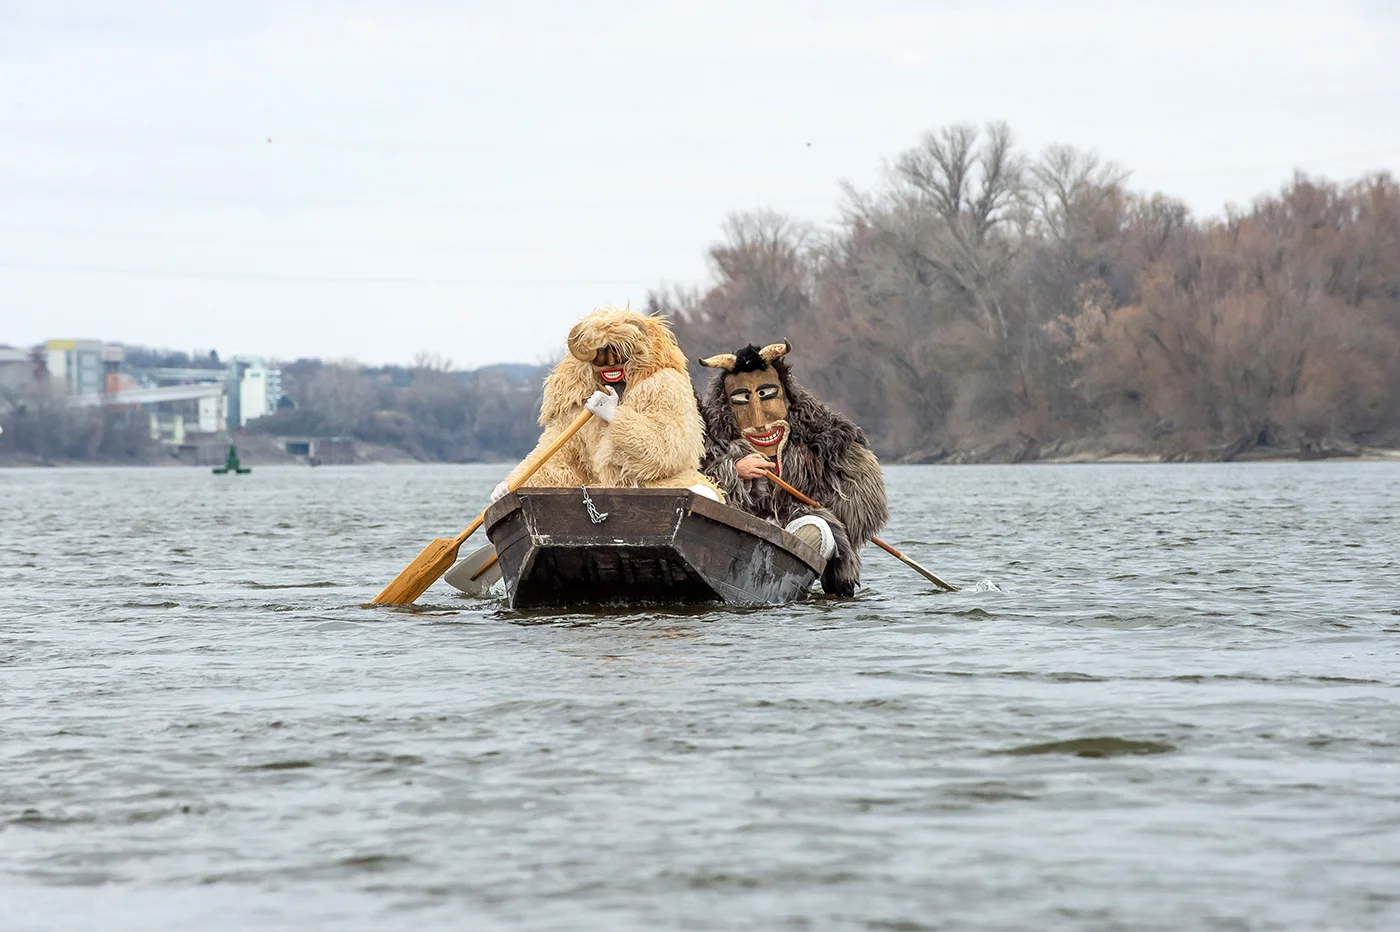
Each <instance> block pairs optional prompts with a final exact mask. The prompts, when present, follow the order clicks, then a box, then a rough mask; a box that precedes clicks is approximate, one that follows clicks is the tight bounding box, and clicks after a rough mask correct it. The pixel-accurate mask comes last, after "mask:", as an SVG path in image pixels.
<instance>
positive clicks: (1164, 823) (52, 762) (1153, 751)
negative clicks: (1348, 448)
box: [0, 463, 1400, 930]
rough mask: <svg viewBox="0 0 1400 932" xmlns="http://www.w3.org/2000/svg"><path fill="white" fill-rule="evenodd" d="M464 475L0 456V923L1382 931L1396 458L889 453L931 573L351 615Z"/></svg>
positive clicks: (428, 604)
mask: <svg viewBox="0 0 1400 932" xmlns="http://www.w3.org/2000/svg"><path fill="white" fill-rule="evenodd" d="M499 473H500V469H499V468H491V467H406V468H398V467H392V468H359V469H355V468H335V467H325V468H321V469H316V470H305V469H303V470H297V469H290V468H288V469H275V468H269V469H259V470H258V471H257V472H256V473H254V474H253V475H251V476H247V477H237V478H234V477H214V476H211V475H210V474H208V473H207V472H203V471H197V470H189V471H186V470H179V469H165V470H47V471H45V470H35V471H6V472H0V502H3V505H0V511H2V512H3V516H4V521H3V525H0V580H3V587H0V588H3V592H4V598H5V604H4V608H3V610H0V687H2V688H3V690H4V692H3V700H4V701H3V702H0V734H3V735H4V741H3V742H0V787H3V788H4V789H3V794H2V795H0V928H3V929H11V928H14V929H49V928H53V929H68V928H92V927H101V928H107V929H127V928H129V929H143V930H145V929H153V928H171V929H177V928H178V929H187V928H195V927H201V928H204V927H207V928H210V929H242V928H249V927H260V928H268V927H272V928H277V927H288V926H291V925H294V924H309V925H311V926H312V927H316V928H324V927H335V928H366V929H382V928H386V927H389V928H397V927H403V926H405V925H411V926H412V927H414V928H419V929H432V928H460V927H464V926H472V927H495V926H505V927H528V928H600V929H617V928H648V929H649V928H665V927H684V928H726V929H728V928H762V929H768V928H788V927H791V928H822V929H826V928H859V929H921V928H1092V929H1100V928H1325V927H1330V928H1347V929H1358V928H1390V927H1394V925H1395V922H1396V920H1397V919H1400V887H1397V884H1396V879H1395V878H1396V877H1397V876H1400V799H1398V798H1397V796H1398V795H1400V794H1397V791H1396V789H1395V786H1396V776H1397V769H1396V763H1395V762H1396V758H1397V754H1398V753H1400V690H1397V687H1400V662H1398V661H1400V656H1398V654H1400V647H1397V645H1400V640H1397V637H1396V636H1397V635H1400V468H1396V467H1395V466H1393V465H1389V464H1347V463H1326V464H1308V465H1236V466H1182V467H1167V466H1101V467H1097V466H1066V467H1054V466H1028V467H943V468H937V467H894V468H891V469H889V470H888V476H889V481H890V485H891V489H892V495H893V502H892V505H893V507H892V511H893V513H894V515H895V520H894V522H893V524H892V525H891V527H890V528H889V530H888V532H887V533H886V534H885V535H884V536H885V537H886V539H888V540H889V541H890V543H891V544H893V545H894V546H896V547H898V548H900V549H902V550H906V551H907V552H909V553H910V555H911V556H913V557H914V558H915V559H917V560H919V561H920V562H921V563H924V564H925V565H926V566H928V567H929V568H930V569H932V570H933V571H934V572H936V573H938V574H939V575H940V576H943V577H944V578H945V579H948V580H949V581H951V582H956V583H959V584H961V585H964V586H966V587H968V588H967V589H966V590H965V591H963V592H960V593H956V594H940V593H937V592H935V591H933V589H932V587H931V586H930V585H928V584H927V583H926V582H925V581H924V580H922V579H921V578H920V577H918V576H917V575H915V574H914V573H912V572H911V571H909V570H908V569H907V568H906V567H904V566H903V565H902V564H899V563H897V562H896V561H894V560H893V559H888V558H886V557H885V556H884V555H883V554H880V553H878V552H876V551H871V552H870V553H869V554H868V555H867V557H866V567H867V578H866V582H867V583H868V588H866V589H865V590H864V591H863V592H862V593H861V594H860V595H859V596H858V597H857V598H856V599H853V600H850V601H845V602H841V601H829V600H821V599H817V600H814V601H811V602H808V603H804V604H798V605H789V606H783V607H780V608H774V609H762V610H753V609H748V610H740V611H720V610H716V609H714V608H710V607H700V608H690V609H684V610H675V611H637V610H635V609H631V610H615V611H609V612H601V613H596V612H594V613H563V614H539V613H529V614H522V613H517V612H512V611H510V610H508V609H506V608H505V607H504V606H503V605H502V604H501V602H500V601H499V600H498V599H493V598H480V597H469V596H464V595H460V594H458V593H456V592H455V591H454V590H451V589H450V588H448V587H446V586H445V585H441V584H439V585H438V586H437V587H435V588H434V589H432V590H430V591H429V593H428V594H427V595H426V596H425V597H424V599H423V600H422V602H421V604H420V605H418V606H416V607H414V608H412V609H390V608H384V607H373V608H366V607H364V603H366V602H368V601H369V599H371V598H372V597H373V595H374V594H375V593H376V592H377V591H378V590H379V589H380V588H381V587H382V586H383V584H384V583H385V582H386V581H387V580H388V579H390V578H392V577H393V576H394V574H396V573H397V572H398V570H399V569H401V568H402V567H403V565H404V564H405V563H406V562H407V561H408V560H410V559H411V558H412V557H413V556H414V555H415V554H417V553H418V551H419V550H420V549H421V548H422V546H423V545H424V544H425V543H426V542H427V541H428V540H430V539H431V538H433V537H435V536H440V535H444V534H447V535H450V534H453V533H456V532H457V531H458V530H460V528H461V527H462V526H465V525H466V523H467V522H468V521H469V520H470V519H471V517H472V516H473V515H472V514H467V513H465V512H460V511H458V510H456V508H458V507H460V506H458V505H452V504H447V503H461V502H472V501H482V502H484V501H485V499H486V496H487V494H488V493H489V490H490V488H491V487H492V485H494V484H495V482H496V481H497V480H498V479H499Z"/></svg>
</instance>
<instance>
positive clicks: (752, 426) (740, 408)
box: [724, 368, 789, 460]
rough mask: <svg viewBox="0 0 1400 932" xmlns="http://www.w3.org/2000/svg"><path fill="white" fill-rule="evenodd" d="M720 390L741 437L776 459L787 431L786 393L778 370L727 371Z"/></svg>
mask: <svg viewBox="0 0 1400 932" xmlns="http://www.w3.org/2000/svg"><path fill="white" fill-rule="evenodd" d="M724 390H725V393H726V395H727V396H728V398H729V406H730V407H731V408H732V409H733V411H734V419H735V420H736V421H737V422H738V423H739V430H740V432H741V433H743V435H744V439H745V440H747V441H748V442H749V445H750V446H752V447H753V448H754V449H755V450H756V451H758V452H759V453H762V454H763V455H764V456H766V457H768V458H769V459H773V460H776V459H778V455H779V453H780V452H781V451H782V449H783V447H784V446H786V445H787V438H788V431H789V427H788V421H787V416H788V404H787V395H786V393H784V392H783V386H782V382H780V381H779V380H778V373H777V372H775V371H774V370H773V369H771V368H769V369H760V370H758V371H756V372H737V373H730V374H729V375H726V376H725V377H724Z"/></svg>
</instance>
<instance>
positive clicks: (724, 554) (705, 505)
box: [486, 489, 825, 609]
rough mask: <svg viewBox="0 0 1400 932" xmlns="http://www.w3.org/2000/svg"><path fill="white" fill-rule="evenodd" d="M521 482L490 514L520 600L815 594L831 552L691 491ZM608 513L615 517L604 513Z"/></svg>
mask: <svg viewBox="0 0 1400 932" xmlns="http://www.w3.org/2000/svg"><path fill="white" fill-rule="evenodd" d="M584 496H585V493H584V491H583V490H581V489H520V490H519V491H517V492H513V493H510V494H508V495H506V496H504V497H502V498H501V499H500V500H499V501H497V502H496V503H495V504H493V505H492V506H491V507H490V508H489V509H487V512H486V534H487V536H488V537H489V538H490V539H491V543H492V544H493V545H495V548H496V552H497V553H498V554H499V555H500V562H501V570H502V574H503V577H504V580H505V587H506V595H507V598H508V599H509V601H510V604H511V606H512V607H513V608H517V609H534V608H568V607H575V606H585V605H645V604H684V603H705V602H711V603H721V604H725V605H773V604H780V603H783V602H791V601H793V600H795V599H800V598H803V597H805V596H806V595H807V594H808V593H809V592H810V591H811V588H812V585H813V583H815V582H816V580H817V579H818V578H819V577H820V576H821V572H822V569H823V568H824V567H825V562H824V561H823V560H822V558H821V556H820V555H819V554H818V553H817V552H816V551H814V550H813V549H812V548H811V547H808V546H807V545H806V544H804V543H803V542H802V541H800V540H798V539H797V538H796V537H794V536H793V535H791V534H789V533H787V532H786V531H784V530H782V529H781V528H779V527H777V526H776V525H773V524H769V523H768V522H766V521H763V520H760V519H758V518H755V517H753V516H752V515H748V514H745V513H744V512H741V511H739V510H738V509H735V508H730V507H729V506H727V505H721V504H720V503H718V502H715V501H712V500H710V499H708V498H706V497H704V496H702V495H696V494H695V493H694V492H691V491H689V490H687V489H589V490H588V491H587V496H588V498H589V500H591V502H592V503H593V507H592V509H590V508H589V506H588V502H587V501H585V497H584ZM599 516H605V517H601V518H600V517H599Z"/></svg>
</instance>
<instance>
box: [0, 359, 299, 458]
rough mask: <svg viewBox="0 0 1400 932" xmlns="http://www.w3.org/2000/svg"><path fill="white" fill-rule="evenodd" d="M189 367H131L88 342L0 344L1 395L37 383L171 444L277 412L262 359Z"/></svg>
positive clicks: (271, 374) (275, 383) (275, 389)
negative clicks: (145, 426) (117, 413)
mask: <svg viewBox="0 0 1400 932" xmlns="http://www.w3.org/2000/svg"><path fill="white" fill-rule="evenodd" d="M211 360H212V363H213V364H212V365H208V366H197V367H195V368H169V367H146V368H140V367H135V368H134V367H131V366H128V365H127V360H126V353H125V350H124V349H123V348H122V347H121V346H120V345H119V344H114V343H107V342H105V341H103V340H91V339H81V340H80V339H54V340H48V341H46V342H45V343H44V344H42V345H41V346H39V347H36V348H35V349H34V350H33V351H26V350H21V349H16V348H13V347H0V390H7V391H8V392H10V393H16V392H19V391H22V390H24V389H26V388H29V387H32V386H34V385H35V383H36V382H41V381H42V382H44V383H46V384H47V387H48V390H49V391H50V392H53V393H55V394H58V395H62V396H65V397H66V398H67V399H68V400H69V403H71V404H75V405H83V406H98V405H100V406H102V407H105V408H108V409H109V410H110V409H117V410H125V411H127V412H128V414H129V415H138V416H139V414H144V415H145V416H146V417H147V419H148V421H149V424H150V431H151V437H152V439H154V440H158V441H160V442H161V443H164V444H166V445H170V446H177V447H178V446H182V445H186V444H189V443H197V442H200V441H213V440H218V439H222V438H225V437H226V436H227V434H228V433H229V432H232V431H238V430H241V429H243V428H244V427H246V426H247V425H248V423H249V422H250V421H254V420H257V419H258V418H261V417H266V416H268V415H269V414H274V413H276V411H277V406H278V403H279V402H280V401H281V400H282V381H281V373H280V372H279V371H278V369H277V368H276V367H275V366H271V365H269V364H268V363H267V361H266V360H264V359H262V358H260V357H255V356H235V357H233V358H232V359H229V360H227V361H225V362H224V363H222V364H220V363H219V361H218V358H217V357H216V356H213V355H212V354H211Z"/></svg>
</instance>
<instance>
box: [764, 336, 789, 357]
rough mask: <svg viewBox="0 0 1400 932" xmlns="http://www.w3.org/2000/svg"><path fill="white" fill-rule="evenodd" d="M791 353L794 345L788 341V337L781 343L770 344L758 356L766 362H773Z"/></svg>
mask: <svg viewBox="0 0 1400 932" xmlns="http://www.w3.org/2000/svg"><path fill="white" fill-rule="evenodd" d="M791 352H792V343H791V342H789V341H788V339H787V337H784V338H783V342H781V343H769V344H768V345H767V346H765V347H764V348H763V349H761V350H759V351H758V355H759V356H761V357H763V361H764V362H772V361H773V360H775V359H781V358H782V357H784V356H786V355H787V354H788V353H791Z"/></svg>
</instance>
